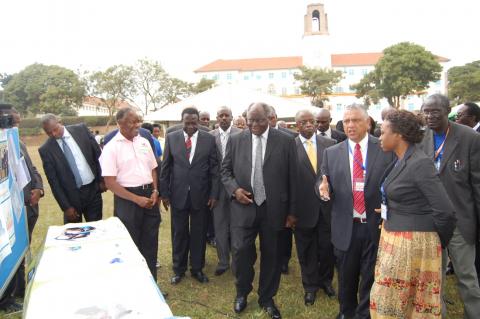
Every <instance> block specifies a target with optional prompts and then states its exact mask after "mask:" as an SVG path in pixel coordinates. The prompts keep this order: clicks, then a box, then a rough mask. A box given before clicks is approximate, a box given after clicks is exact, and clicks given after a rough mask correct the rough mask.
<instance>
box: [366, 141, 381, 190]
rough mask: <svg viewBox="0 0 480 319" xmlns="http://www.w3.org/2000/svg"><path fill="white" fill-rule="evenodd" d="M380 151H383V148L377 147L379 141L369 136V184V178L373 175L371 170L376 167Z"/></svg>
mask: <svg viewBox="0 0 480 319" xmlns="http://www.w3.org/2000/svg"><path fill="white" fill-rule="evenodd" d="M378 152H381V150H380V149H379V148H378V147H377V141H376V140H373V139H372V138H371V137H370V136H368V148H367V176H366V180H365V184H368V180H369V177H370V175H371V174H370V172H372V170H373V168H374V167H375V160H376V159H377V156H378Z"/></svg>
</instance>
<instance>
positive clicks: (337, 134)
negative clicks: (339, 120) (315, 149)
mask: <svg viewBox="0 0 480 319" xmlns="http://www.w3.org/2000/svg"><path fill="white" fill-rule="evenodd" d="M315 119H316V121H317V134H318V135H321V136H323V137H328V138H331V139H334V140H335V141H337V143H340V142H343V141H345V140H346V139H347V135H345V134H344V133H342V132H341V131H338V130H335V129H332V128H331V127H330V123H331V122H332V116H331V115H330V111H329V110H327V109H320V110H319V111H318V112H317V114H315Z"/></svg>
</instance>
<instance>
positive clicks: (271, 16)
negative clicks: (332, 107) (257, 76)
mask: <svg viewBox="0 0 480 319" xmlns="http://www.w3.org/2000/svg"><path fill="white" fill-rule="evenodd" d="M312 2H322V3H324V4H325V9H326V12H327V14H328V22H329V31H330V37H331V41H332V46H333V47H332V51H333V52H332V53H357V52H379V51H381V50H383V49H384V48H385V47H388V46H390V45H393V44H396V43H398V42H401V41H411V42H415V43H417V44H420V45H423V46H425V47H426V48H427V49H428V50H429V51H432V52H433V53H435V54H437V55H440V56H444V57H447V58H449V59H451V63H450V65H463V64H465V63H468V62H472V61H474V60H480V42H479V41H478V39H479V34H480V32H479V31H480V24H479V23H478V18H480V14H479V12H480V1H475V0H456V1H447V0H401V1H400V0H363V1H360V0H337V1H334V0H324V1H321V0H317V1H314V0H312V1H305V0H241V1H239V0H235V1H234V0H184V1H181V0H156V1H155V0H134V1H133V0H132V1H127V0H82V1H79V0H15V1H6V0H4V1H2V2H0V17H1V21H2V23H1V27H0V72H6V73H15V72H19V71H20V70H22V69H23V68H24V67H26V66H27V65H30V64H32V63H35V62H38V63H44V64H56V65H60V66H64V67H67V68H70V69H72V70H82V71H85V70H89V71H96V70H102V69H106V68H107V67H109V66H112V65H114V64H133V63H134V62H135V61H136V60H138V59H139V58H145V57H146V58H149V59H152V60H156V61H159V62H160V63H161V64H162V65H163V67H164V68H165V69H166V70H167V72H169V73H171V74H172V75H174V76H176V77H179V78H182V79H184V80H192V79H194V74H193V70H195V69H197V68H199V67H201V66H202V65H204V64H207V63H210V62H212V61H214V60H216V59H236V58H255V57H274V56H291V55H301V41H302V35H303V16H304V14H305V13H306V6H307V4H309V3H312ZM475 39H477V40H475Z"/></svg>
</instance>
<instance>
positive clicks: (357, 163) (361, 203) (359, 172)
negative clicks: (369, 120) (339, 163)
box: [353, 144, 365, 215]
mask: <svg viewBox="0 0 480 319" xmlns="http://www.w3.org/2000/svg"><path fill="white" fill-rule="evenodd" d="M362 163H363V159H362V151H361V150H360V144H356V145H355V153H354V154H353V181H354V185H353V208H354V209H355V210H356V211H357V213H359V214H362V215H363V214H364V213H365V196H364V192H362V191H356V190H355V180H357V181H358V180H360V181H362V182H363V183H365V180H364V176H363V169H362ZM364 185H365V184H364Z"/></svg>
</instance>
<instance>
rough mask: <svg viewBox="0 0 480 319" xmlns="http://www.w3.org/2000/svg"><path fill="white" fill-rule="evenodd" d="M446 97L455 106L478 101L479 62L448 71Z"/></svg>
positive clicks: (479, 99)
mask: <svg viewBox="0 0 480 319" xmlns="http://www.w3.org/2000/svg"><path fill="white" fill-rule="evenodd" d="M448 97H449V98H450V99H452V100H455V101H456V103H457V104H459V103H464V102H468V101H480V60H479V61H474V62H471V63H467V64H465V65H463V66H455V67H453V68H451V69H450V70H448Z"/></svg>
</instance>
